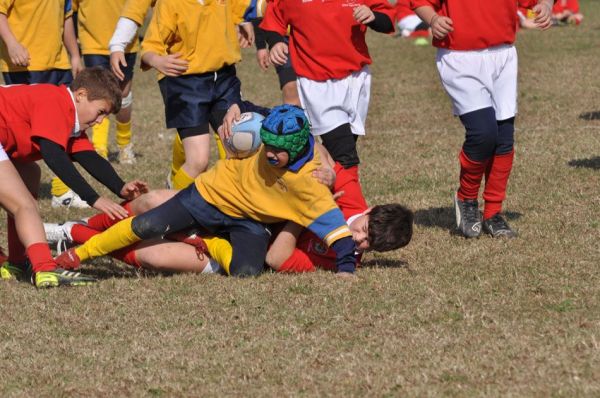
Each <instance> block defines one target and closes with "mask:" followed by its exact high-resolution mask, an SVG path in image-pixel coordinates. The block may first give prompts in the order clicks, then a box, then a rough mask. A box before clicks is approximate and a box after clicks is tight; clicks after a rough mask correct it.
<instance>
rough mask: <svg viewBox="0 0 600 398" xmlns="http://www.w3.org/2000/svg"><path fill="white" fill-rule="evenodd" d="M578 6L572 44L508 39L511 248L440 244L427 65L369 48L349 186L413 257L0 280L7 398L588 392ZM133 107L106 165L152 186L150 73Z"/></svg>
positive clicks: (593, 75)
mask: <svg viewBox="0 0 600 398" xmlns="http://www.w3.org/2000/svg"><path fill="white" fill-rule="evenodd" d="M582 8H583V12H584V14H585V15H586V20H585V22H584V23H583V25H581V26H580V27H578V28H556V29H554V30H551V31H549V32H546V33H539V32H522V33H521V34H520V35H519V41H518V48H519V54H520V58H521V60H520V65H521V72H520V114H519V117H518V120H517V141H518V149H517V160H516V166H515V170H514V173H513V176H512V177H511V184H510V185H509V199H508V201H507V211H508V215H509V217H510V219H511V221H512V224H513V225H514V226H515V227H516V228H518V230H519V232H520V238H519V239H516V240H514V241H510V242H506V241H495V240H492V239H489V238H487V237H483V238H481V239H479V240H476V241H466V240H465V239H463V238H461V237H459V236H456V235H455V234H454V233H453V231H452V224H453V214H452V210H451V208H450V206H451V202H450V197H451V193H452V191H453V189H455V187H456V179H457V170H458V168H457V161H456V154H457V152H458V149H459V146H460V144H461V142H462V139H463V131H462V128H461V126H460V123H459V122H458V121H457V120H455V119H454V118H453V117H452V116H451V114H450V104H449V101H448V100H447V98H446V97H445V94H444V93H443V91H442V89H441V86H440V84H439V82H438V78H437V74H436V71H435V69H434V64H433V56H434V51H433V49H430V48H416V47H414V46H413V45H412V44H410V43H409V42H405V41H402V40H398V39H392V38H389V37H383V36H377V35H371V37H370V45H371V50H372V55H373V57H374V59H375V64H374V66H373V76H374V84H373V91H372V93H373V95H372V102H371V108H370V114H369V135H368V138H367V139H365V140H363V141H361V143H360V147H361V155H362V158H363V161H364V163H363V167H362V181H363V185H364V189H365V192H366V194H367V197H368V199H369V201H370V202H371V203H383V202H392V201H398V202H402V203H405V204H408V205H409V206H411V207H412V208H413V209H414V210H415V211H416V214H417V217H416V233H415V238H414V241H413V242H412V243H411V245H410V246H409V247H408V248H406V249H405V250H402V251H399V252H397V253H392V254H388V255H385V256H384V255H368V256H367V258H366V260H367V264H366V265H367V267H365V269H363V270H361V271H360V272H359V273H358V275H359V280H358V281H356V282H354V283H347V282H346V281H340V280H338V279H337V278H336V277H335V276H334V275H331V274H328V273H321V272H319V273H316V274H312V275H298V276H281V275H273V274H267V275H264V276H262V277H260V278H256V279H251V280H238V279H226V278H220V277H205V276H191V275H181V276H175V277H139V276H137V275H136V273H135V272H132V271H131V270H130V269H128V268H124V267H121V266H119V265H116V264H113V263H112V262H111V261H109V260H103V261H99V262H97V263H96V264H95V265H93V266H92V267H91V268H90V272H93V273H95V274H96V275H99V276H101V277H103V278H105V280H103V281H102V282H101V283H99V284H98V285H97V286H94V287H91V288H81V289H57V290H50V291H36V290H35V289H33V288H32V287H31V286H28V285H26V284H17V283H1V284H0V295H1V296H2V298H3V300H2V301H1V303H0V311H1V312H2V328H1V331H0V369H1V370H2V377H0V395H2V396H38V395H42V396H71V395H73V396H84V395H85V396H88V395H90V396H108V395H112V396H115V395H117V396H190V395H191V396H199V395H212V396H217V395H218V396H221V395H250V396H265V395H269V396H272V395H283V396H290V395H293V396H296V395H307V396H333V395H336V396H339V395H353V396H359V395H360V396H364V395H369V396H404V395H410V396H437V395H451V396H465V395H466V396H480V395H486V396H489V395H493V396H498V395H502V396H505V395H509V396H598V395H599V394H600V382H599V380H600V346H599V345H600V315H599V314H600V295H599V291H600V289H599V282H600V280H599V279H600V278H599V276H598V275H599V273H598V264H599V263H600V249H599V243H598V242H599V238H600V191H599V187H600V174H599V169H600V160H599V156H600V142H599V141H600V138H599V134H600V116H599V115H600V80H599V79H598V73H597V67H598V66H597V63H598V59H599V58H598V56H599V50H598V43H600V23H599V22H598V18H599V17H600V4H598V2H592V1H591V0H588V1H582ZM245 56H246V58H245V61H244V62H243V63H242V64H241V65H240V68H239V75H240V77H241V79H242V82H243V83H244V93H245V95H246V96H247V97H248V98H249V99H252V100H255V101H257V102H263V103H266V104H275V103H276V102H277V100H278V97H279V94H278V92H277V91H276V87H277V86H276V78H275V75H274V73H273V72H268V73H266V74H263V73H261V72H259V71H258V68H257V67H256V65H255V63H254V60H253V54H252V53H251V52H246V53H245ZM135 95H136V105H135V107H136V114H135V122H134V124H135V129H136V134H137V135H136V138H135V139H136V145H137V147H136V148H137V151H138V152H139V156H140V158H139V159H140V162H139V163H138V165H137V166H136V167H134V168H131V169H127V168H121V167H120V166H118V165H117V166H116V167H117V168H118V169H119V171H120V172H122V174H123V175H125V176H126V177H128V178H131V177H134V176H136V177H143V178H145V179H147V180H148V181H150V182H151V183H152V184H153V185H154V186H155V187H160V186H161V185H162V183H163V180H164V176H165V175H166V172H167V166H168V163H169V158H170V150H169V149H168V148H169V143H170V140H169V138H170V137H171V135H170V133H166V132H165V133H164V138H163V137H162V136H161V134H163V128H162V126H163V121H162V120H163V119H162V108H161V100H160V97H159V93H158V89H157V85H156V84H155V82H154V80H153V75H152V74H151V73H137V75H136V82H135ZM45 181H49V179H45ZM43 188H44V189H43V192H42V196H43V199H42V200H41V206H42V211H43V214H44V216H45V217H46V218H47V219H49V220H61V219H65V218H74V217H79V216H83V215H85V214H87V213H86V212H78V211H71V212H63V211H55V210H52V209H51V208H50V206H49V204H50V202H49V200H48V191H49V189H48V186H47V185H45V186H44V187H43ZM4 240H5V239H4V238H3V239H2V241H4ZM3 245H4V244H3Z"/></svg>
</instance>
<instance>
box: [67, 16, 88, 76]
mask: <svg viewBox="0 0 600 398" xmlns="http://www.w3.org/2000/svg"><path fill="white" fill-rule="evenodd" d="M63 44H64V45H65V48H66V49H67V52H68V53H69V56H70V58H71V73H73V77H77V74H78V73H79V72H81V71H82V70H83V65H82V63H81V55H80V54H79V46H78V45H77V37H75V25H74V24H73V17H72V16H69V17H67V18H65V23H64V29H63Z"/></svg>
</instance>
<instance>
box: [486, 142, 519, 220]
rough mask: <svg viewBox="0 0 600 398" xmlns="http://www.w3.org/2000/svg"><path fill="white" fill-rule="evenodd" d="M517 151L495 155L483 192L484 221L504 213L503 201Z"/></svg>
mask: <svg viewBox="0 0 600 398" xmlns="http://www.w3.org/2000/svg"><path fill="white" fill-rule="evenodd" d="M514 156H515V151H514V150H512V151H510V152H509V153H506V154H503V155H494V158H493V161H492V164H491V167H490V169H489V172H487V173H486V181H485V188H484V190H483V199H484V200H485V206H484V207H483V219H484V220H487V219H488V218H490V217H492V216H493V215H494V214H496V213H499V212H501V211H502V201H504V199H505V198H506V186H507V184H508V177H509V176H510V172H511V170H512V165H513V158H514Z"/></svg>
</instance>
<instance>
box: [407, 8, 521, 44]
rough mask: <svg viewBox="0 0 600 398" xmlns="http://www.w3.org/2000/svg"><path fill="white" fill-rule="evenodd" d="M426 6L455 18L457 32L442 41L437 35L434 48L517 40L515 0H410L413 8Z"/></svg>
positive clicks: (505, 42)
mask: <svg viewBox="0 0 600 398" xmlns="http://www.w3.org/2000/svg"><path fill="white" fill-rule="evenodd" d="M423 6H431V7H433V9H434V10H435V11H436V12H437V13H438V14H439V15H440V16H445V17H449V18H450V19H452V23H453V25H452V26H453V28H454V31H452V32H450V33H449V34H448V35H447V36H446V37H445V38H444V39H442V40H438V39H436V38H434V39H433V45H434V46H435V47H439V48H448V49H451V50H461V51H468V50H481V49H484V48H489V47H494V46H498V45H501V44H512V43H514V41H515V36H516V31H517V23H518V17H517V1H516V0H486V1H481V0H411V7H412V8H413V10H414V9H416V8H419V7H423ZM427 22H429V21H427Z"/></svg>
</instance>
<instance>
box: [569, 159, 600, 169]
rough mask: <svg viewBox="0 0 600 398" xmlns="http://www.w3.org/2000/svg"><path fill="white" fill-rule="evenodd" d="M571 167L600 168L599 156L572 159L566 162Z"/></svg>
mask: <svg viewBox="0 0 600 398" xmlns="http://www.w3.org/2000/svg"><path fill="white" fill-rule="evenodd" d="M567 164H568V165H569V166H571V167H576V168H586V169H594V170H600V156H594V157H593V158H587V159H573V160H570V161H569V163H567Z"/></svg>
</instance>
